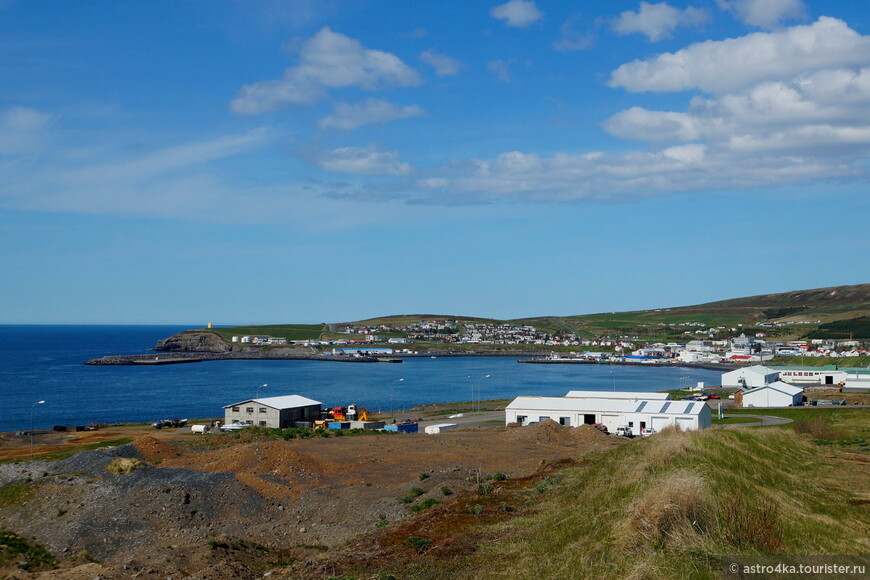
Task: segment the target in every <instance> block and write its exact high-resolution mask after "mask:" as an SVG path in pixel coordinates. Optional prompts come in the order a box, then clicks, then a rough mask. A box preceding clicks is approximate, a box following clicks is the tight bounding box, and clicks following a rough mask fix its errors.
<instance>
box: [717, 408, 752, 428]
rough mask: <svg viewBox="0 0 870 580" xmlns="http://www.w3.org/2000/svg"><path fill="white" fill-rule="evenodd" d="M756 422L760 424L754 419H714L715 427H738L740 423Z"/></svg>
mask: <svg viewBox="0 0 870 580" xmlns="http://www.w3.org/2000/svg"><path fill="white" fill-rule="evenodd" d="M729 412H730V411H729ZM756 422H758V419H753V418H752V417H725V418H724V419H716V418H714V419H713V424H714V425H738V424H740V423H756Z"/></svg>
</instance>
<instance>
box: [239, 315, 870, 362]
mask: <svg viewBox="0 0 870 580" xmlns="http://www.w3.org/2000/svg"><path fill="white" fill-rule="evenodd" d="M802 323H803V322H797V323H795V324H802ZM763 324H774V323H760V324H758V326H759V327H760V326H762V325H763ZM776 324H779V323H776ZM699 325H701V323H697V322H686V323H680V326H691V327H697V326H699ZM703 326H704V328H703V330H699V331H685V334H686V335H687V337H686V338H687V339H688V340H686V341H684V342H677V341H669V342H646V341H644V340H642V339H641V337H639V336H637V335H634V336H614V337H610V336H605V337H600V338H586V337H583V336H581V335H579V334H577V333H575V332H565V333H549V332H544V331H541V330H539V329H537V328H536V327H535V326H531V325H512V324H492V323H483V322H464V321H461V320H456V319H433V320H427V321H420V322H412V323H408V324H405V325H392V324H384V323H382V324H376V325H367V326H353V325H346V326H339V327H338V328H337V332H338V333H341V334H345V335H351V336H350V337H348V338H332V339H304V340H289V339H287V338H285V337H274V336H249V335H244V336H233V337H232V342H233V343H240V344H251V345H259V346H271V345H292V346H303V347H320V348H323V347H332V353H333V354H355V353H356V354H363V353H377V354H426V353H422V352H421V351H420V350H419V349H417V348H414V346H413V345H415V344H417V345H419V344H423V345H425V346H426V347H427V349H436V350H437V349H444V348H446V349H448V350H449V347H450V346H458V345H461V346H463V347H465V348H468V347H474V346H479V347H481V348H483V349H485V348H486V347H489V346H513V347H518V348H521V347H528V346H532V347H538V348H540V347H554V348H558V349H559V351H558V352H559V353H560V355H559V356H560V357H561V358H571V357H574V358H580V359H586V360H599V361H607V362H673V363H734V364H746V363H749V364H753V363H762V362H765V361H770V360H772V359H775V358H776V357H786V356H799V357H817V358H818V357H826V358H848V357H863V356H868V355H870V341H864V340H847V339H822V338H814V339H800V340H772V339H770V338H768V336H767V333H766V332H764V331H756V332H753V333H752V335H751V336H747V335H746V333H745V332H743V328H742V327H743V325H742V324H741V325H737V326H734V327H725V326H720V327H708V326H706V325H703ZM719 334H723V335H724V334H732V335H736V336H733V337H731V338H716V335H719ZM437 345H441V346H437ZM584 349H585V350H584Z"/></svg>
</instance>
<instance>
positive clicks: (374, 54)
mask: <svg viewBox="0 0 870 580" xmlns="http://www.w3.org/2000/svg"><path fill="white" fill-rule="evenodd" d="M419 82H420V79H419V77H418V75H417V73H416V72H415V71H414V70H413V69H412V68H411V67H409V66H408V65H406V64H405V63H404V62H402V60H401V59H400V58H399V57H397V56H395V55H393V54H390V53H388V52H383V51H380V50H372V49H368V48H365V47H364V46H362V44H360V42H359V41H357V40H354V39H352V38H350V37H348V36H345V35H343V34H340V33H337V32H333V31H332V30H330V29H329V28H328V27H324V28H323V29H321V30H320V32H318V33H317V34H315V35H314V36H313V37H312V38H310V39H309V40H307V41H306V42H305V43H304V44H303V45H302V47H301V49H300V51H299V63H298V64H297V65H296V66H294V67H290V68H288V69H286V70H285V71H284V75H283V76H282V78H280V79H278V80H269V81H261V82H257V83H254V84H251V85H246V86H244V87H242V89H241V90H240V91H239V95H238V96H237V97H236V98H235V99H234V100H233V101H232V102H231V103H230V108H231V109H232V110H233V111H234V112H236V113H240V114H247V115H256V114H260V113H265V112H268V111H274V110H277V109H280V108H283V107H285V106H287V105H307V104H312V103H315V102H317V101H319V100H321V99H323V98H324V97H325V96H326V94H327V91H328V90H330V89H341V88H348V87H356V88H360V89H363V90H367V91H375V90H381V89H386V88H392V87H406V86H413V85H416V84H418V83H419Z"/></svg>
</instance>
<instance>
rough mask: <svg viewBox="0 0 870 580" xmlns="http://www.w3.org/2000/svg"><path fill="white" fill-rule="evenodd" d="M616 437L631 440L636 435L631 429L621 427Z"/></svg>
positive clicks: (617, 430) (617, 429)
mask: <svg viewBox="0 0 870 580" xmlns="http://www.w3.org/2000/svg"><path fill="white" fill-rule="evenodd" d="M616 435H617V436H619V437H628V438H629V439H631V438H632V437H634V433H632V431H631V427H626V426H621V427H617V428H616Z"/></svg>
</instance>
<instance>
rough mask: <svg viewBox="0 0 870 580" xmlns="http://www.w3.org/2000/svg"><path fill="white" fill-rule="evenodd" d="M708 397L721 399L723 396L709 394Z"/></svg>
mask: <svg viewBox="0 0 870 580" xmlns="http://www.w3.org/2000/svg"><path fill="white" fill-rule="evenodd" d="M707 398H708V399H721V398H722V397H720V396H719V395H707Z"/></svg>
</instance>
